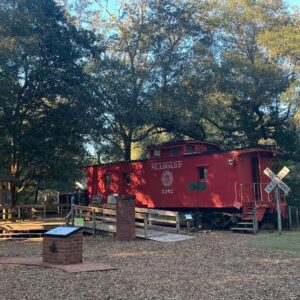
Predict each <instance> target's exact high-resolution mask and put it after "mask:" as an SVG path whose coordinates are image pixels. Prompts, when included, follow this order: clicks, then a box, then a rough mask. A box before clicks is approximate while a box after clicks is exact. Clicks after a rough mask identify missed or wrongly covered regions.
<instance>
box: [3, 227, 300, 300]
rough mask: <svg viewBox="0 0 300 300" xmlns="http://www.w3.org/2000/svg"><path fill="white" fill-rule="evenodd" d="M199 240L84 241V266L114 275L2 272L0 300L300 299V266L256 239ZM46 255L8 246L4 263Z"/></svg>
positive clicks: (35, 246) (215, 236)
mask: <svg viewBox="0 0 300 300" xmlns="http://www.w3.org/2000/svg"><path fill="white" fill-rule="evenodd" d="M193 235H194V237H195V238H194V239H191V240H187V241H181V242H176V243H159V242H154V241H145V240H136V241H134V242H120V241H117V240H115V239H114V238H112V237H100V236H98V237H96V238H92V237H85V238H84V258H85V259H89V260H97V261H100V262H103V263H107V264H110V265H111V266H113V267H116V268H118V269H117V270H113V271H106V272H87V273H76V274H69V273H66V272H64V271H61V270H56V269H47V268H40V267H33V266H19V265H0V274H1V281H0V290H1V293H0V299H5V300H6V299H14V300H16V299H30V300H31V299H101V300H102V299H128V300H131V299H205V300H210V299H214V300H215V299H239V300H240V299H281V300H282V299H300V259H299V258H293V257H292V256H291V255H289V254H287V253H283V252H274V251H270V250H262V249H257V248H255V247H254V246H253V245H252V244H251V241H252V240H253V238H254V236H253V235H242V234H233V233H231V232H210V233H207V234H204V233H195V234H193ZM41 248H42V242H41V241H40V242H32V241H2V242H0V255H1V256H39V255H41Z"/></svg>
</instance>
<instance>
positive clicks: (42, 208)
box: [0, 204, 71, 221]
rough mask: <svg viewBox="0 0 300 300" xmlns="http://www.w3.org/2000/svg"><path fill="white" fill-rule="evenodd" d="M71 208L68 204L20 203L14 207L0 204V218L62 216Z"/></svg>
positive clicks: (17, 218)
mask: <svg viewBox="0 0 300 300" xmlns="http://www.w3.org/2000/svg"><path fill="white" fill-rule="evenodd" d="M70 209H71V205H70V204H58V205H51V206H49V205H46V204H22V205H18V206H16V207H14V208H12V207H11V206H7V205H0V219H2V220H3V221H14V220H25V219H29V220H31V219H38V218H40V219H45V218H46V217H64V216H65V215H66V214H67V213H68V212H69V211H70Z"/></svg>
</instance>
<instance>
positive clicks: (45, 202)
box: [43, 202, 46, 219]
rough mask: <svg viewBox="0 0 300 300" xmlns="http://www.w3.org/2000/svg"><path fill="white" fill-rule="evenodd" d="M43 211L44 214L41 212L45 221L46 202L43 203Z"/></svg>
mask: <svg viewBox="0 0 300 300" xmlns="http://www.w3.org/2000/svg"><path fill="white" fill-rule="evenodd" d="M43 209H44V212H43V215H44V219H46V202H45V203H44V207H43Z"/></svg>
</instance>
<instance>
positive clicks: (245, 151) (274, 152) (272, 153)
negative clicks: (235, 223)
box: [84, 141, 284, 168]
mask: <svg viewBox="0 0 300 300" xmlns="http://www.w3.org/2000/svg"><path fill="white" fill-rule="evenodd" d="M195 143H196V144H197V143H198V144H203V145H209V146H210V145H211V146H215V147H216V148H218V149H216V150H215V151H207V152H192V153H186V154H183V155H182V156H204V155H213V154H226V153H228V154H232V155H234V156H236V157H238V156H240V155H247V154H250V155H251V154H257V153H264V154H269V155H270V156H273V157H275V156H283V155H284V153H283V152H280V151H278V150H276V149H274V148H272V147H270V146H259V147H253V148H233V149H226V150H221V149H220V147H219V146H218V145H217V144H214V143H209V142H201V141H180V142H178V141H177V142H167V143H164V144H159V145H156V146H161V148H156V146H155V145H153V148H150V147H152V145H150V146H148V150H153V149H162V148H164V145H165V146H166V147H167V148H168V147H170V146H172V145H173V146H174V145H180V146H181V145H186V144H195ZM158 159H162V158H158ZM148 160H149V158H144V159H136V160H131V161H115V162H109V163H101V164H93V165H87V166H85V167H84V168H88V167H100V166H110V165H116V164H126V163H134V162H143V161H148Z"/></svg>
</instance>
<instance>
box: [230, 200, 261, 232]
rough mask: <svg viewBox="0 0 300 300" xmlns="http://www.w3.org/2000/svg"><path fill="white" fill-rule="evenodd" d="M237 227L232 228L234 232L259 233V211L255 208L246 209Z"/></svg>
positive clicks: (248, 207)
mask: <svg viewBox="0 0 300 300" xmlns="http://www.w3.org/2000/svg"><path fill="white" fill-rule="evenodd" d="M236 225H237V226H235V227H232V228H231V230H232V231H233V232H237V231H239V232H253V233H257V231H258V223H257V209H256V207H255V206H247V207H244V211H243V214H242V217H241V221H240V222H238V223H236Z"/></svg>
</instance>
